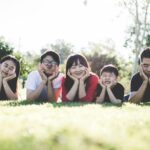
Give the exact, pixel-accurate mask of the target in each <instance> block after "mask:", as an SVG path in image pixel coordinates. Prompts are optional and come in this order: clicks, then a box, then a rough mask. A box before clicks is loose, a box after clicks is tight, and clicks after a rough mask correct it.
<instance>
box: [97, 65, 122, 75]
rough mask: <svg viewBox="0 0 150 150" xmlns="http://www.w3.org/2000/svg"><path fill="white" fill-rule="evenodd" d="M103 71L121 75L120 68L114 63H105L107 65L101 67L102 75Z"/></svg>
mask: <svg viewBox="0 0 150 150" xmlns="http://www.w3.org/2000/svg"><path fill="white" fill-rule="evenodd" d="M103 72H110V73H114V74H115V75H116V76H118V75H119V73H118V69H117V68H116V67H115V66H114V65H112V64H109V65H105V66H104V67H103V68H102V69H101V71H100V75H102V73H103Z"/></svg>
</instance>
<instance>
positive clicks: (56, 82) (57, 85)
mask: <svg viewBox="0 0 150 150" xmlns="http://www.w3.org/2000/svg"><path fill="white" fill-rule="evenodd" d="M63 77H64V75H63V74H62V73H60V74H59V75H58V77H57V78H56V79H54V81H53V88H54V89H59V88H61V85H62V79H63Z"/></svg>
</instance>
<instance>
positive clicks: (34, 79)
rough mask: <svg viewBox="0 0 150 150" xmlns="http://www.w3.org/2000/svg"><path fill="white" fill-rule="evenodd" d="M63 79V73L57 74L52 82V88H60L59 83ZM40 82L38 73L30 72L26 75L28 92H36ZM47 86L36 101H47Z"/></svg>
mask: <svg viewBox="0 0 150 150" xmlns="http://www.w3.org/2000/svg"><path fill="white" fill-rule="evenodd" d="M63 77H64V75H63V73H59V75H58V77H57V78H55V79H54V80H53V81H52V84H53V88H54V89H57V88H60V87H61V82H62V78H63ZM41 82H42V78H41V76H40V74H39V72H38V71H32V72H30V74H29V75H28V78H27V81H26V89H29V90H33V91H34V90H36V89H37V88H38V86H39V85H40V83H41ZM47 92H48V89H47V85H46V86H45V87H44V88H43V90H42V92H41V94H40V96H39V97H38V99H47Z"/></svg>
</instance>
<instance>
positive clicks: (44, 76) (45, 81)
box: [38, 67, 47, 84]
mask: <svg viewBox="0 0 150 150" xmlns="http://www.w3.org/2000/svg"><path fill="white" fill-rule="evenodd" d="M38 72H39V74H40V76H41V79H42V81H43V82H44V83H45V84H46V83H47V76H46V75H45V73H44V70H43V69H42V68H41V67H39V69H38Z"/></svg>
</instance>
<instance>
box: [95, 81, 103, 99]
mask: <svg viewBox="0 0 150 150" xmlns="http://www.w3.org/2000/svg"><path fill="white" fill-rule="evenodd" d="M101 92H102V87H101V86H100V84H97V88H96V97H98V96H100V94H101Z"/></svg>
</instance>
